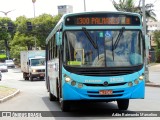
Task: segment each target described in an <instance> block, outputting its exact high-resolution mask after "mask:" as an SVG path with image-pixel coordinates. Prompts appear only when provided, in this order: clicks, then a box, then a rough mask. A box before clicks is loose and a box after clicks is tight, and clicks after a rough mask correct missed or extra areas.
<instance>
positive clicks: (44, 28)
mask: <svg viewBox="0 0 160 120" xmlns="http://www.w3.org/2000/svg"><path fill="white" fill-rule="evenodd" d="M60 18H61V15H57V16H54V17H53V16H51V15H49V14H42V15H40V16H38V17H37V18H35V19H34V20H33V32H32V34H33V35H34V36H35V37H36V38H37V39H38V41H37V45H38V46H40V47H41V48H43V49H44V48H45V40H46V38H47V36H48V35H49V33H50V32H51V31H52V29H53V28H54V27H55V25H56V24H57V22H58V21H59V19H60Z"/></svg>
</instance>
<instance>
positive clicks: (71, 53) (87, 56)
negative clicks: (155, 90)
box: [46, 12, 145, 111]
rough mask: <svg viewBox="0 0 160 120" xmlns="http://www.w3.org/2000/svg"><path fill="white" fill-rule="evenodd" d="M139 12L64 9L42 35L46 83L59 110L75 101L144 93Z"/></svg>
mask: <svg viewBox="0 0 160 120" xmlns="http://www.w3.org/2000/svg"><path fill="white" fill-rule="evenodd" d="M144 56H145V40H144V36H143V33H142V20H141V16H140V15H139V14H137V13H128V12H82V13H72V14H65V15H63V16H62V18H61V19H60V21H59V22H58V23H57V25H56V26H55V28H54V29H53V30H52V31H51V33H50V34H49V36H48V37H47V39H46V86H47V89H48V91H49V98H50V100H51V101H53V100H59V101H60V104H61V109H62V111H67V110H69V108H70V104H71V103H72V102H73V101H96V102H97V101H101V102H104V101H105V102H111V101H117V105H118V108H119V109H121V110H127V109H128V106H129V99H144V93H145V80H144Z"/></svg>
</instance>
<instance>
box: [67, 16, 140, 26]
mask: <svg viewBox="0 0 160 120" xmlns="http://www.w3.org/2000/svg"><path fill="white" fill-rule="evenodd" d="M65 25H71V26H79V25H133V26H137V25H140V19H139V17H138V16H133V15H132V16H131V15H119V14H115V15H113V14H112V15H110V14H109V15H108V14H107V15H106V14H105V15H101V14H100V15H90V14H89V15H79V16H70V17H67V18H66V21H65Z"/></svg>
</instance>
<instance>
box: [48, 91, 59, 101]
mask: <svg viewBox="0 0 160 120" xmlns="http://www.w3.org/2000/svg"><path fill="white" fill-rule="evenodd" d="M49 100H50V101H56V100H57V98H56V97H55V96H54V95H53V94H52V93H51V92H50V91H49Z"/></svg>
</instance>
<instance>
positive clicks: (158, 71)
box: [146, 63, 160, 87]
mask: <svg viewBox="0 0 160 120" xmlns="http://www.w3.org/2000/svg"><path fill="white" fill-rule="evenodd" d="M148 69H149V82H147V83H146V86H150V87H160V63H159V64H153V65H152V64H151V65H149V67H148Z"/></svg>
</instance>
